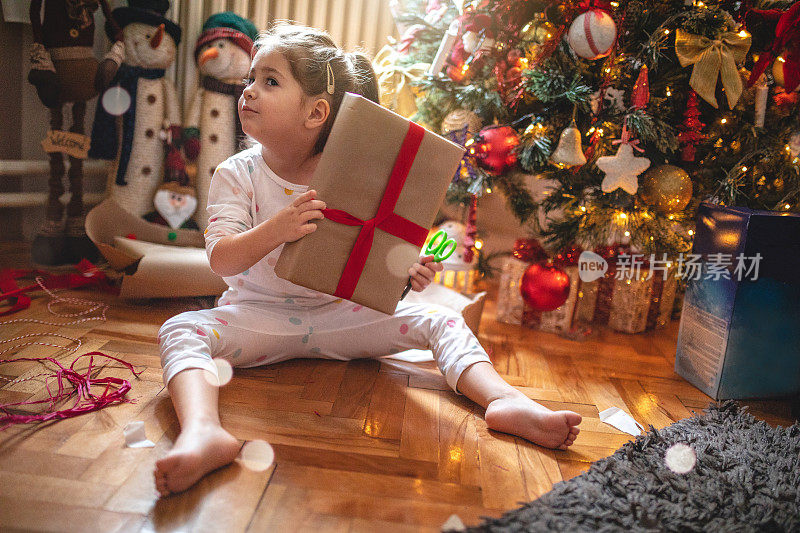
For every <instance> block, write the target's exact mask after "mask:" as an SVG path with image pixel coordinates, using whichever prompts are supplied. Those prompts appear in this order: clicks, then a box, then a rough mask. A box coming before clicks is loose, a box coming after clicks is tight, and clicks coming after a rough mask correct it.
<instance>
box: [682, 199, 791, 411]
mask: <svg viewBox="0 0 800 533" xmlns="http://www.w3.org/2000/svg"><path fill="white" fill-rule="evenodd" d="M692 253H693V254H698V255H699V256H701V257H702V261H701V264H703V265H704V268H703V273H702V275H700V276H697V275H695V276H690V275H688V273H687V278H688V280H687V288H686V294H685V296H684V305H683V312H682V314H681V325H680V330H679V332H678V347H677V354H676V358H675V372H677V373H678V374H680V375H681V376H683V377H684V378H686V379H687V380H688V381H689V382H690V383H692V384H693V385H694V386H696V387H697V388H698V389H700V390H702V391H703V392H704V393H706V394H708V395H709V396H711V397H712V398H714V399H717V400H723V399H745V398H777V397H784V396H789V395H796V394H798V393H800V305H798V302H800V277H799V276H798V273H800V215H796V214H792V213H776V212H771V211H751V210H749V209H745V208H729V207H721V206H716V205H713V204H709V203H705V202H704V203H702V204H701V205H700V207H699V208H698V211H697V229H696V234H695V238H694V245H693V249H692ZM717 254H726V255H729V256H731V257H732V258H733V265H734V266H733V268H730V269H729V270H732V272H729V275H728V277H727V278H725V277H720V278H719V279H714V278H715V277H716V276H709V275H708V269H707V266H708V265H710V263H712V262H714V256H716V258H721V257H722V256H719V255H717ZM739 254H741V255H742V258H743V259H744V260H745V265H746V266H747V267H748V268H751V267H752V263H753V261H754V259H753V258H756V257H757V254H759V255H758V256H760V260H758V261H757V262H758V275H757V276H756V275H755V272H753V271H750V272H745V274H747V275H743V276H740V275H739V273H737V272H736V268H735V265H736V264H737V263H738V261H736V259H735V258H736V257H737V256H739ZM740 277H741V279H739V278H740ZM696 278H699V279H696Z"/></svg>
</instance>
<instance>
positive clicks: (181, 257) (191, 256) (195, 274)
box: [86, 198, 227, 298]
mask: <svg viewBox="0 0 800 533" xmlns="http://www.w3.org/2000/svg"><path fill="white" fill-rule="evenodd" d="M86 234H87V235H88V236H89V238H90V239H91V240H92V242H94V244H95V245H96V246H97V248H98V249H99V250H100V252H101V253H102V254H103V257H105V258H106V260H107V261H108V263H109V265H110V266H111V268H113V269H114V270H116V271H117V272H119V273H121V274H122V285H121V287H120V296H121V297H123V298H174V297H181V296H216V295H219V294H222V291H224V290H225V289H226V288H227V285H226V284H225V282H224V281H223V280H222V278H221V277H219V276H218V275H216V274H215V273H214V272H213V271H212V270H211V266H210V265H209V263H208V257H207V256H206V252H205V240H204V239H203V235H202V234H201V233H200V232H198V231H194V230H182V229H172V228H169V227H167V226H161V225H159V224H153V223H151V222H147V221H146V220H143V219H141V218H139V217H136V216H134V215H132V214H130V213H128V212H126V211H125V210H124V209H122V208H121V207H120V206H119V204H117V203H116V202H115V201H114V200H113V199H110V198H109V199H107V200H105V201H103V202H102V203H101V204H99V205H98V206H97V207H95V208H94V209H92V210H91V211H90V212H89V214H88V215H86ZM129 237H130V238H129Z"/></svg>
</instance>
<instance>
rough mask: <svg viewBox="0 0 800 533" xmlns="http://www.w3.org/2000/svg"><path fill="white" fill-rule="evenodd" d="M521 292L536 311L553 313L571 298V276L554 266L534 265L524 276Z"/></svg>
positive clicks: (520, 286)
mask: <svg viewBox="0 0 800 533" xmlns="http://www.w3.org/2000/svg"><path fill="white" fill-rule="evenodd" d="M519 291H520V293H522V299H523V300H525V303H527V304H528V305H529V306H531V308H533V309H534V310H535V311H542V312H544V311H553V310H554V309H558V308H559V307H561V306H562V305H564V302H566V301H567V298H568V297H569V276H567V273H566V272H564V271H563V270H561V269H560V268H558V267H555V266H553V265H547V264H534V265H531V266H529V267H528V269H527V270H526V271H525V274H523V275H522V282H521V283H520V285H519Z"/></svg>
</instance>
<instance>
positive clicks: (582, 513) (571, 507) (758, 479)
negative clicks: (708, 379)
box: [466, 401, 800, 532]
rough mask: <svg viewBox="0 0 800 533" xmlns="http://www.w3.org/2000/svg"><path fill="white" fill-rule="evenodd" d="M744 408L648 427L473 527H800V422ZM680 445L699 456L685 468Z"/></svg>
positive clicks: (714, 409) (716, 407)
mask: <svg viewBox="0 0 800 533" xmlns="http://www.w3.org/2000/svg"><path fill="white" fill-rule="evenodd" d="M746 411H747V408H746V407H741V406H739V405H738V404H737V403H735V402H733V401H726V402H723V403H721V404H711V405H710V406H709V407H708V408H707V409H705V410H704V412H703V414H701V415H697V414H695V415H694V416H692V417H691V418H687V419H684V420H681V421H679V422H676V423H674V424H672V425H670V426H668V427H666V428H664V429H661V430H656V429H655V428H653V426H650V428H649V430H648V431H647V432H646V433H644V434H642V435H639V436H638V437H636V438H635V440H633V441H631V442H628V443H626V444H624V445H623V446H622V447H621V448H620V449H619V450H617V451H616V452H614V453H613V454H612V455H611V456H609V457H606V458H605V459H601V460H599V461H597V462H595V463H593V464H592V466H591V467H590V468H589V470H588V471H587V472H584V473H583V474H581V475H580V476H576V477H574V478H573V479H570V480H568V481H562V482H559V483H556V484H555V485H554V486H553V489H552V490H551V491H550V492H548V493H547V494H545V495H543V496H541V497H540V498H539V499H537V500H535V501H533V502H530V503H528V504H525V505H524V506H523V507H521V508H519V509H516V510H514V511H510V512H508V513H506V514H504V515H503V516H501V517H500V518H492V519H487V520H486V521H485V522H484V523H483V524H481V525H480V526H477V527H473V528H469V529H467V530H466V531H473V532H478V531H492V532H511V531H526V532H527V531H533V532H538V531H547V532H552V531H570V532H572V531H593V532H594V531H648V532H650V531H704V532H705V531H709V532H717V531H736V532H739V531H759V532H761V531H800V489H799V488H798V487H800V424H799V423H795V424H794V425H792V426H789V427H787V428H783V427H780V426H778V427H777V428H772V427H771V426H769V425H768V424H767V423H765V422H763V421H760V420H756V419H755V418H754V417H753V416H752V415H750V414H749V413H747V412H746ZM678 443H682V444H685V445H688V446H689V447H691V448H692V449H693V450H694V455H696V458H697V460H696V463H695V464H694V467H693V469H691V470H689V471H688V472H687V473H683V474H680V473H675V472H674V471H673V470H671V469H670V468H668V467H667V465H666V462H665V455H666V452H667V450H668V449H670V448H671V447H672V446H673V445H675V444H678ZM672 449H673V450H675V449H683V450H684V451H685V450H687V448H686V447H685V446H678V447H675V448H672ZM689 456H691V452H689ZM684 457H685V455H684ZM690 462H691V461H690ZM671 464H674V463H671ZM676 470H678V471H681V470H682V469H681V468H676Z"/></svg>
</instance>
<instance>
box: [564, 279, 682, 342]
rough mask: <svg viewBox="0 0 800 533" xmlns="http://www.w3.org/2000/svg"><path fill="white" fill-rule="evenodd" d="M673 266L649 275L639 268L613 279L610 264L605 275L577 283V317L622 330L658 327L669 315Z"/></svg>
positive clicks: (675, 283) (674, 283) (674, 285)
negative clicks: (635, 271) (578, 287)
mask: <svg viewBox="0 0 800 533" xmlns="http://www.w3.org/2000/svg"><path fill="white" fill-rule="evenodd" d="M676 270H677V268H676V266H675V265H673V266H672V267H670V269H669V270H668V271H667V273H666V275H664V273H663V272H661V271H657V272H654V273H653V274H652V275H650V272H649V270H648V269H647V268H642V270H641V273H639V275H637V276H636V277H631V278H628V277H625V276H623V279H616V271H615V270H614V269H613V268H610V269H609V271H608V272H607V273H606V276H605V277H603V278H601V279H599V280H597V281H592V282H589V283H581V287H580V293H579V296H580V298H579V303H578V311H577V319H578V320H580V321H583V322H593V323H595V324H607V325H608V326H610V327H611V328H612V329H614V330H616V331H621V332H623V333H640V332H642V331H646V330H650V329H654V328H662V327H664V326H666V325H667V323H668V322H669V321H670V319H671V318H672V308H673V305H674V303H675V293H676V291H677V288H678V280H677V278H676Z"/></svg>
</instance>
